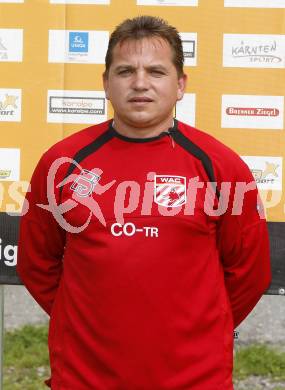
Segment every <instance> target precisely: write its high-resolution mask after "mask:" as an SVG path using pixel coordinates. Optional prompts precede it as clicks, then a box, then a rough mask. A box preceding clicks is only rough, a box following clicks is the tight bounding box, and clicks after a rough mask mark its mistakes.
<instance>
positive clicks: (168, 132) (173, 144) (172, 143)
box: [167, 130, 175, 149]
mask: <svg viewBox="0 0 285 390" xmlns="http://www.w3.org/2000/svg"><path fill="white" fill-rule="evenodd" d="M167 135H168V136H169V137H170V139H171V145H172V148H173V149H174V148H175V142H174V139H173V137H172V134H171V132H170V131H169V130H167Z"/></svg>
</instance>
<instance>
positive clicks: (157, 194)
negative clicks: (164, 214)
mask: <svg viewBox="0 0 285 390" xmlns="http://www.w3.org/2000/svg"><path fill="white" fill-rule="evenodd" d="M154 201H155V203H157V204H158V205H161V206H165V207H179V206H181V205H183V204H185V203H186V177H183V176H172V175H155V178H154Z"/></svg>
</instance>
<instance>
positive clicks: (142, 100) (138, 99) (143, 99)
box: [129, 97, 153, 103]
mask: <svg viewBox="0 0 285 390" xmlns="http://www.w3.org/2000/svg"><path fill="white" fill-rule="evenodd" d="M152 101H153V100H152V99H150V98H148V97H133V98H131V99H130V100H129V102H131V103H149V102H152Z"/></svg>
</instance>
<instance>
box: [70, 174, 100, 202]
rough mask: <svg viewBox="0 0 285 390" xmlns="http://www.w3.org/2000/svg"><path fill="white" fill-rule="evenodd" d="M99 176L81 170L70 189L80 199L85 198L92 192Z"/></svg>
mask: <svg viewBox="0 0 285 390" xmlns="http://www.w3.org/2000/svg"><path fill="white" fill-rule="evenodd" d="M99 179H100V176H98V175H96V174H95V173H94V172H91V171H88V170H87V169H82V171H81V172H80V175H78V176H77V178H76V179H75V180H74V182H73V183H72V185H71V187H70V189H71V190H72V191H74V192H76V193H77V195H78V196H80V197H84V198H85V197H87V196H89V195H91V194H92V192H93V191H94V187H95V185H96V184H97V183H98V181H99Z"/></svg>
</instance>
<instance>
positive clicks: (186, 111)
mask: <svg viewBox="0 0 285 390" xmlns="http://www.w3.org/2000/svg"><path fill="white" fill-rule="evenodd" d="M195 113H196V95H195V94H194V93H185V94H184V96H183V99H182V100H180V101H179V102H177V103H176V108H175V117H176V118H177V119H178V120H180V121H181V122H184V123H187V124H188V125H190V126H195V116H196V115H195Z"/></svg>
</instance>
